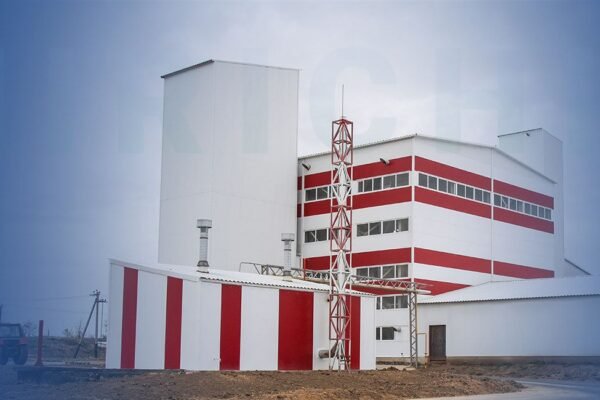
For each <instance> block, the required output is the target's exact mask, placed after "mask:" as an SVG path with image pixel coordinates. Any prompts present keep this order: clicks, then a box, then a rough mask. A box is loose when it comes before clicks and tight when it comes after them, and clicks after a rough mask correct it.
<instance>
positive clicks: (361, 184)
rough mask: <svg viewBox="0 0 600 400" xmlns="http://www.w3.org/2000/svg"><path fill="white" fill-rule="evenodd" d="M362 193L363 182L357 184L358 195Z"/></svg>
mask: <svg viewBox="0 0 600 400" xmlns="http://www.w3.org/2000/svg"><path fill="white" fill-rule="evenodd" d="M362 192H364V190H363V181H359V182H358V193H362Z"/></svg>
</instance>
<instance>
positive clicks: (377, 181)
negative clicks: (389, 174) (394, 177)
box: [373, 178, 381, 190]
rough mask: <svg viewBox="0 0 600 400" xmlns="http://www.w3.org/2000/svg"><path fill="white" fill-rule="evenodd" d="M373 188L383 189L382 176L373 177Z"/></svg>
mask: <svg viewBox="0 0 600 400" xmlns="http://www.w3.org/2000/svg"><path fill="white" fill-rule="evenodd" d="M373 190H381V178H375V179H373Z"/></svg>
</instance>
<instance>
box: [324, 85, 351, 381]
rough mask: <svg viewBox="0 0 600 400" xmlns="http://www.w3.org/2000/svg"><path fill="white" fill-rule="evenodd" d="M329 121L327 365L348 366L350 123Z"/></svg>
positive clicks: (342, 368) (346, 368) (342, 118)
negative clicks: (329, 185) (329, 206)
mask: <svg viewBox="0 0 600 400" xmlns="http://www.w3.org/2000/svg"><path fill="white" fill-rule="evenodd" d="M343 113H344V87H343V85H342V117H341V118H340V119H338V120H337V121H333V122H332V124H331V165H332V170H331V212H330V225H329V226H330V227H329V245H330V246H329V249H330V256H329V349H330V350H329V369H330V370H334V369H337V370H338V371H341V370H348V369H350V367H351V357H350V356H351V354H350V353H351V350H350V349H351V346H350V340H351V338H350V314H351V312H350V311H351V310H350V297H349V294H350V293H351V291H352V281H351V276H352V195H351V191H350V189H351V185H352V163H353V151H354V124H353V123H352V121H349V120H347V119H346V118H345V117H344V115H343Z"/></svg>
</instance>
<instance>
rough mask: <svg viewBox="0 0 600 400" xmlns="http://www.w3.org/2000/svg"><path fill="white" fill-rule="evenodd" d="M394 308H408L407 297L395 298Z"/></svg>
mask: <svg viewBox="0 0 600 400" xmlns="http://www.w3.org/2000/svg"><path fill="white" fill-rule="evenodd" d="M396 308H408V296H406V295H401V296H396Z"/></svg>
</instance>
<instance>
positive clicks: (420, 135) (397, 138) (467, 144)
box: [298, 132, 556, 183]
mask: <svg viewBox="0 0 600 400" xmlns="http://www.w3.org/2000/svg"><path fill="white" fill-rule="evenodd" d="M516 133H518V132H516ZM416 137H419V138H424V139H428V140H433V141H438V142H446V143H453V144H460V145H465V146H471V147H481V148H484V149H490V150H492V151H496V152H497V153H498V154H502V155H503V156H504V157H507V158H509V159H510V160H512V161H514V162H515V163H517V164H519V165H521V166H523V167H525V168H527V169H528V170H530V171H531V172H533V173H535V174H537V175H539V176H541V177H542V178H544V179H547V180H548V181H550V182H552V183H556V181H554V180H553V179H552V178H550V177H549V176H547V175H545V174H544V173H542V172H540V171H538V170H537V169H535V168H533V167H531V166H530V165H528V164H526V163H524V162H523V161H521V160H519V159H517V158H515V157H513V156H512V155H510V154H508V153H507V152H505V151H504V150H501V149H499V148H498V147H497V146H490V145H487V144H481V143H473V142H462V141H460V140H454V139H447V138H440V137H435V136H429V135H422V134H419V133H414V134H412V135H405V136H398V137H395V138H391V139H384V140H379V141H376V142H370V143H364V144H358V145H355V146H354V148H355V149H361V148H365V147H371V146H377V145H380V144H385V143H394V142H400V141H402V140H408V139H413V138H416ZM328 154H331V151H322V152H319V153H313V154H307V155H304V156H300V157H298V161H301V160H306V159H308V158H312V157H319V156H324V155H328Z"/></svg>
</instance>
